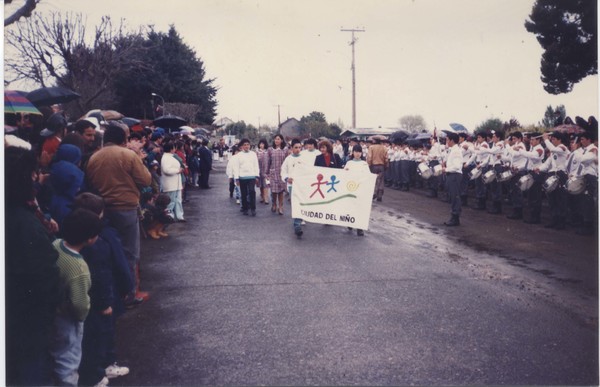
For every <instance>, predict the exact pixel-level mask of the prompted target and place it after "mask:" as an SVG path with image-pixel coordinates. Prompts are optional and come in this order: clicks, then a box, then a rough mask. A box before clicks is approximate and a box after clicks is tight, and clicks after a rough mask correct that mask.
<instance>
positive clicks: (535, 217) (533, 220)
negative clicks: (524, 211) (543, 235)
mask: <svg viewBox="0 0 600 387" xmlns="http://www.w3.org/2000/svg"><path fill="white" fill-rule="evenodd" d="M523 221H524V222H525V223H527V224H540V223H542V220H541V211H538V210H532V211H531V217H530V218H529V219H525V220H523Z"/></svg>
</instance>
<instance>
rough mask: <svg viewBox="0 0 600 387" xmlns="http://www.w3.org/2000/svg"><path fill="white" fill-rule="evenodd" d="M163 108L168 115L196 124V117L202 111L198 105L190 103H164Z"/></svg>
mask: <svg viewBox="0 0 600 387" xmlns="http://www.w3.org/2000/svg"><path fill="white" fill-rule="evenodd" d="M165 105H166V106H165V108H166V110H167V112H169V114H174V115H176V116H179V117H181V118H184V119H185V120H186V121H187V122H188V123H190V124H195V123H196V115H197V114H198V113H199V112H200V111H201V110H202V109H201V108H200V106H199V105H195V104H192V103H181V102H176V103H165Z"/></svg>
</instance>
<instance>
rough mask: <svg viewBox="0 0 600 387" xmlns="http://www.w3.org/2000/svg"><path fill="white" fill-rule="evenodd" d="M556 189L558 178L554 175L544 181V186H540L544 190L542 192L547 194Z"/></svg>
mask: <svg viewBox="0 0 600 387" xmlns="http://www.w3.org/2000/svg"><path fill="white" fill-rule="evenodd" d="M556 187H558V176H556V175H552V176H550V177H549V178H547V179H546V181H545V182H544V184H542V188H544V191H546V192H547V193H550V192H552V191H554V190H555V189H556Z"/></svg>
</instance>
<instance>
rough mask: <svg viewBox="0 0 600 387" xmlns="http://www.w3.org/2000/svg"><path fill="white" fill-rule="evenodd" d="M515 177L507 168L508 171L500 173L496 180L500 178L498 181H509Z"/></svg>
mask: <svg viewBox="0 0 600 387" xmlns="http://www.w3.org/2000/svg"><path fill="white" fill-rule="evenodd" d="M512 177H513V173H512V171H511V170H510V169H507V170H506V171H504V172H502V173H500V174H499V175H498V177H497V178H496V180H498V182H500V183H502V182H505V181H509V180H510V179H512Z"/></svg>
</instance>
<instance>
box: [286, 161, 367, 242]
mask: <svg viewBox="0 0 600 387" xmlns="http://www.w3.org/2000/svg"><path fill="white" fill-rule="evenodd" d="M297 172H298V173H297V174H295V176H294V184H292V217H293V218H301V219H304V220H305V221H307V222H313V223H323V224H332V225H336V226H345V227H352V228H359V229H362V230H368V228H369V218H370V216H371V205H372V203H373V190H374V189H375V180H376V179H377V175H374V174H372V173H370V172H357V171H346V170H343V169H335V168H322V167H307V168H302V169H301V170H299V171H297Z"/></svg>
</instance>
